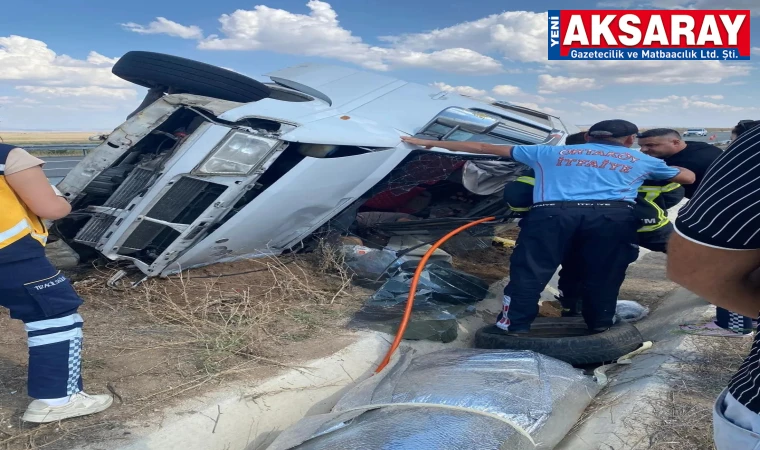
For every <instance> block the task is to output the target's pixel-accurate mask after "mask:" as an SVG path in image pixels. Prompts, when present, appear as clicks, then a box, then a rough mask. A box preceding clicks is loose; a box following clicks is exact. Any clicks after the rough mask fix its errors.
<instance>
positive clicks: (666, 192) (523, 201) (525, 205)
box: [503, 169, 685, 316]
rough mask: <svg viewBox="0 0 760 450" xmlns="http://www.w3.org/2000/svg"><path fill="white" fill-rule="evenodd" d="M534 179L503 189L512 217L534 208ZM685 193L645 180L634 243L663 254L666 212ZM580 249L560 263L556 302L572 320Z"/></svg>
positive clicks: (523, 176)
mask: <svg viewBox="0 0 760 450" xmlns="http://www.w3.org/2000/svg"><path fill="white" fill-rule="evenodd" d="M534 185H535V175H534V173H533V169H526V170H524V171H522V172H521V173H519V174H518V177H517V178H516V179H515V180H514V181H511V182H509V183H507V185H506V186H504V193H503V196H504V202H505V203H506V204H507V205H508V206H509V209H510V211H511V213H512V216H513V217H525V215H526V214H527V212H528V211H530V208H531V206H532V204H533V187H534ZM684 195H685V189H684V187H683V186H681V185H680V184H678V183H671V182H668V181H657V180H646V181H644V184H643V185H642V186H641V187H639V189H638V195H637V196H636V206H635V209H634V213H635V215H636V216H637V217H638V219H639V221H640V225H641V226H640V227H639V229H638V230H636V231H637V233H636V235H637V243H638V245H639V246H640V247H644V248H646V249H649V250H651V251H653V252H660V253H666V249H667V242H668V238H669V237H670V233H671V232H672V231H673V223H672V222H671V221H670V219H669V218H668V214H667V210H668V209H670V208H672V207H674V206H675V205H677V204H678V203H679V202H680V201H681V200H683V198H684ZM579 254H580V249H578V248H572V247H571V249H570V251H569V252H568V254H567V258H566V259H565V260H563V261H562V268H561V269H560V272H559V279H558V282H557V284H558V286H557V287H558V289H559V292H560V295H559V296H558V298H557V299H558V300H559V301H560V303H561V304H562V307H563V310H564V311H563V315H565V316H574V315H579V314H580V313H581V309H580V307H581V293H582V288H581V284H580V282H581V280H582V278H583V275H582V274H581V273H580V269H581V267H582V266H581V264H580V262H579V261H577V260H575V258H574V257H576V256H577V255H579Z"/></svg>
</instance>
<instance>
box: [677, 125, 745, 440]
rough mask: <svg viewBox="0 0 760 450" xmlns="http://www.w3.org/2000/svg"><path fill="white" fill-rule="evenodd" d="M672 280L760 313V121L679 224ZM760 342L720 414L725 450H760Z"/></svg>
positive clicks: (713, 169) (719, 163)
mask: <svg viewBox="0 0 760 450" xmlns="http://www.w3.org/2000/svg"><path fill="white" fill-rule="evenodd" d="M675 228H676V233H673V236H672V237H671V241H670V243H669V247H668V277H669V278H670V279H672V280H673V281H675V282H677V283H679V284H680V285H682V286H684V287H685V288H687V289H689V290H690V291H692V292H694V293H695V294H697V295H699V296H701V297H703V298H704V299H706V300H707V301H709V302H710V303H713V304H714V305H716V306H719V307H722V308H725V309H727V310H729V311H734V312H737V313H741V314H744V315H746V316H751V317H756V316H757V315H758V313H759V312H760V122H756V123H755V125H754V127H752V128H751V129H748V130H747V131H746V132H744V133H743V134H741V136H739V137H738V138H737V139H736V140H735V141H734V142H733V143H732V144H731V145H730V146H729V147H728V149H726V151H725V152H724V153H723V154H722V155H721V156H720V157H719V158H718V159H717V160H715V162H714V163H713V165H712V166H710V168H709V169H708V171H707V173H706V174H705V177H704V179H703V180H702V182H701V183H700V186H699V188H698V189H697V191H696V192H695V193H694V196H693V197H692V198H691V200H690V202H689V203H688V204H687V205H686V206H685V207H684V208H683V209H682V210H681V212H680V215H679V217H678V219H676V222H675ZM759 413H760V337H758V335H757V334H756V336H755V341H754V344H753V346H752V350H751V352H750V354H749V356H748V357H747V359H746V360H745V361H744V363H743V364H742V366H741V368H740V370H739V371H738V372H737V373H736V374H735V375H734V377H733V378H732V379H731V382H730V383H729V386H728V388H727V389H726V390H725V391H724V392H723V393H722V394H721V395H720V397H718V400H717V401H716V403H715V407H714V410H713V425H714V439H715V446H716V448H717V449H718V450H745V449H746V450H750V449H757V448H760V415H759Z"/></svg>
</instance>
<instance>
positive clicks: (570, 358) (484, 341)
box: [475, 317, 643, 365]
mask: <svg viewBox="0 0 760 450" xmlns="http://www.w3.org/2000/svg"><path fill="white" fill-rule="evenodd" d="M642 343H643V338H642V337H641V334H640V333H639V330H637V329H636V327H634V326H633V325H631V324H629V323H625V322H620V321H618V323H616V324H615V325H613V326H612V327H611V328H610V329H609V330H607V331H604V332H601V333H596V334H589V330H588V328H587V327H586V323H585V322H584V321H583V319H582V318H580V317H562V318H559V317H538V318H537V319H536V320H535V322H533V324H532V325H531V331H530V333H529V334H526V335H525V336H508V335H507V334H506V333H505V332H504V331H502V330H501V329H499V328H497V327H496V325H491V326H487V327H483V328H481V329H480V330H478V331H477V333H475V347H476V348H484V349H509V350H532V351H534V352H536V353H541V354H544V355H546V356H551V357H552V358H556V359H559V360H561V361H565V362H567V363H570V364H572V365H586V364H598V363H605V362H610V361H615V360H617V359H618V358H620V357H621V356H623V355H626V354H628V353H630V352H632V351H634V350H636V349H637V348H639V346H640V345H641V344H642Z"/></svg>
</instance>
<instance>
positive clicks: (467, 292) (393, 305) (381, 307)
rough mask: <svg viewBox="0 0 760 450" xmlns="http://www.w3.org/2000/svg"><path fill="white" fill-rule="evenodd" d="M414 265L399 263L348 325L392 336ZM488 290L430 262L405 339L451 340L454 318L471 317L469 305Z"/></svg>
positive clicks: (475, 280) (445, 266) (448, 267)
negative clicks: (396, 269)
mask: <svg viewBox="0 0 760 450" xmlns="http://www.w3.org/2000/svg"><path fill="white" fill-rule="evenodd" d="M417 265H418V262H416V261H408V262H405V263H404V264H402V265H401V266H400V267H399V269H398V271H397V272H396V273H395V274H394V275H393V276H392V277H391V278H389V279H388V280H387V281H386V282H385V283H384V284H383V285H382V287H381V288H380V289H379V290H378V291H377V292H376V293H375V294H374V295H372V296H371V297H370V298H369V299H368V300H367V302H366V303H365V304H364V306H363V307H362V308H361V309H360V310H359V311H358V312H357V313H356V314H355V315H354V317H353V320H352V321H351V325H353V326H357V327H363V328H365V327H366V328H369V329H373V330H377V331H383V332H386V333H393V332H394V331H395V330H396V329H397V328H398V324H399V322H400V321H401V317H402V316H403V314H404V309H405V307H406V301H407V298H408V296H409V290H410V289H411V283H412V278H413V275H414V273H415V271H416V269H417ZM488 288H489V285H488V283H486V282H484V281H482V280H480V279H479V278H477V277H474V276H472V275H469V274H467V273H464V272H461V271H458V270H456V269H454V268H452V267H451V265H450V264H448V263H446V262H445V261H431V262H430V263H428V265H427V266H426V267H425V270H424V271H423V272H422V275H421V276H420V279H419V283H418V285H417V291H416V293H415V299H414V307H413V310H412V320H411V321H410V323H409V326H408V328H407V330H406V332H405V334H404V338H405V339H426V340H433V341H441V342H451V341H453V340H454V339H456V337H457V334H458V324H457V318H461V317H464V316H467V315H471V314H474V313H475V308H474V307H473V306H472V305H473V304H474V303H477V302H479V301H481V300H483V299H484V298H486V295H488Z"/></svg>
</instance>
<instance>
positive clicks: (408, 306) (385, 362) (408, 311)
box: [375, 217, 496, 373]
mask: <svg viewBox="0 0 760 450" xmlns="http://www.w3.org/2000/svg"><path fill="white" fill-rule="evenodd" d="M492 220H496V217H485V218H483V219H478V220H476V221H474V222H470V223H468V224H466V225H462V226H461V227H459V228H457V229H456V230H454V231H452V232H450V233H448V234H447V235H446V236H444V237H442V238H440V239H438V241H436V243H435V244H433V246H432V247H430V249H429V250H428V251H427V252H425V255H423V256H422V259H421V260H420V263H419V264H418V265H417V270H416V271H415V272H414V276H413V277H412V286H411V287H410V288H409V297H407V299H406V310H405V311H404V317H403V318H402V319H401V324H399V326H398V331H396V339H394V340H393V344H392V345H391V348H390V349H388V353H386V354H385V358H384V359H383V362H381V363H380V366H378V368H377V370H375V373H380V371H382V370H383V369H384V368H385V366H387V365H388V363H389V362H390V361H391V356H393V352H395V351H396V349H397V348H398V346H399V344H401V339H402V337H403V336H404V332H405V331H406V326H407V325H408V324H409V318H410V317H411V316H412V308H413V307H414V296H415V294H416V293H417V284H418V283H419V281H420V275H422V271H423V270H424V269H425V265H426V264H427V262H428V259H430V256H432V255H433V252H435V251H436V250H437V249H438V247H440V246H441V245H443V243H444V242H446V241H448V240H449V239H451V238H452V237H453V236H455V235H456V234H458V233H460V232H462V231H464V230H466V229H468V228H471V227H474V226H475V225H480V224H481V223H483V222H490V221H492Z"/></svg>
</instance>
